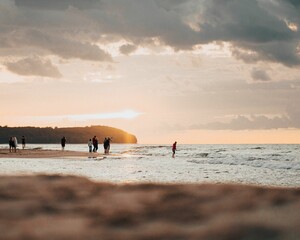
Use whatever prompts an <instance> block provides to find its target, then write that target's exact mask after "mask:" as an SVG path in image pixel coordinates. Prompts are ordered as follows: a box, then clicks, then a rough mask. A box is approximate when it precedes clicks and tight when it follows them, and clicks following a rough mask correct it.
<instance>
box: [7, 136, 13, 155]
mask: <svg viewBox="0 0 300 240" xmlns="http://www.w3.org/2000/svg"><path fill="white" fill-rule="evenodd" d="M8 144H9V152H12V150H13V147H14V140H13V137H10V138H9V141H8Z"/></svg>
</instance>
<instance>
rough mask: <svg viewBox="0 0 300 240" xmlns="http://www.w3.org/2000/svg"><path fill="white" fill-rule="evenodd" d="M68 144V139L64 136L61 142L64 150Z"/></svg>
mask: <svg viewBox="0 0 300 240" xmlns="http://www.w3.org/2000/svg"><path fill="white" fill-rule="evenodd" d="M66 142H67V139H66V138H65V136H63V137H62V139H61V140H60V143H61V148H62V150H65V146H66Z"/></svg>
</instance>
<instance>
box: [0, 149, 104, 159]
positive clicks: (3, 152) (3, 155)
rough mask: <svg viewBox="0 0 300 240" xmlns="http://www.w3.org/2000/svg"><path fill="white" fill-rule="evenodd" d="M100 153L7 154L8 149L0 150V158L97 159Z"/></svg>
mask: <svg viewBox="0 0 300 240" xmlns="http://www.w3.org/2000/svg"><path fill="white" fill-rule="evenodd" d="M103 155H104V154H102V153H89V152H77V151H67V150H64V151H63V150H44V149H40V148H36V149H24V150H23V149H17V152H9V149H0V158H62V157H98V156H103Z"/></svg>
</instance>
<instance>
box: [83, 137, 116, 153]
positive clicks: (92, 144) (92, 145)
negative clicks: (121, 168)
mask: <svg viewBox="0 0 300 240" xmlns="http://www.w3.org/2000/svg"><path fill="white" fill-rule="evenodd" d="M111 140H112V138H111V137H106V138H104V141H103V147H104V153H105V154H109V150H110V142H111ZM98 145H99V140H98V138H97V136H94V137H93V138H92V139H90V140H89V141H88V147H89V152H97V151H98Z"/></svg>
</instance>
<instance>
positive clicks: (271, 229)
mask: <svg viewBox="0 0 300 240" xmlns="http://www.w3.org/2000/svg"><path fill="white" fill-rule="evenodd" d="M0 203H1V204H0V235H1V236H0V238H1V239H10V240H13V239H133V240H134V239H206V240H209V239H220V240H222V239H224V240H225V239H226V240H227V239H228V240H229V239H230V240H235V239H252V240H255V239H264V240H267V239H289V240H291V239H299V238H300V225H299V223H300V214H299V209H300V189H299V188H298V189H295V188H265V187H255V186H247V185H217V184H202V185H184V184H176V185H163V184H134V185H132V184H131V185H114V184H108V183H95V182H92V181H89V180H87V179H85V178H80V177H73V176H65V177H61V176H54V175H53V176H45V175H43V176H27V177H25V176H19V177H13V176H9V177H0Z"/></svg>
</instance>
